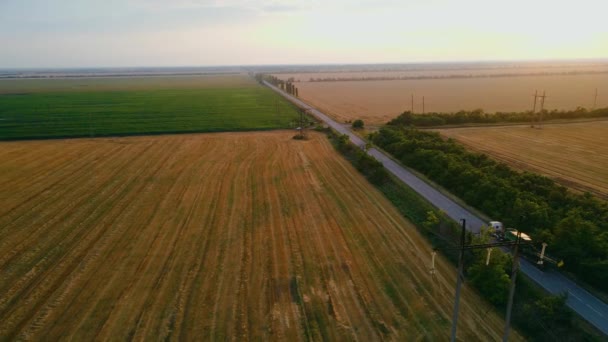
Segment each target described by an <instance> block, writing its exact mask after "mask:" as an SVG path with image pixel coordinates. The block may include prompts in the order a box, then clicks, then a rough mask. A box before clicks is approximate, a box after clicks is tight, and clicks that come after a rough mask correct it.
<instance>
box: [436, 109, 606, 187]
mask: <svg viewBox="0 0 608 342" xmlns="http://www.w3.org/2000/svg"><path fill="white" fill-rule="evenodd" d="M440 132H441V134H443V135H445V136H447V137H451V138H455V139H456V140H458V141H460V142H462V143H464V144H466V145H467V146H469V147H470V148H472V149H473V150H477V151H480V152H484V153H487V154H488V155H490V156H493V157H495V158H497V159H498V160H501V161H504V162H506V163H508V164H510V165H512V166H514V167H516V168H519V169H523V170H527V171H533V172H539V173H542V174H544V175H547V176H549V177H551V178H553V179H555V180H557V181H558V182H560V183H562V184H563V185H565V186H568V187H570V188H573V189H576V190H580V191H588V192H591V193H594V194H596V195H598V196H600V197H608V150H607V149H606V145H607V144H608V121H593V122H583V123H571V124H553V125H543V127H542V129H535V128H531V127H530V126H502V127H471V128H454V129H443V130H440Z"/></svg>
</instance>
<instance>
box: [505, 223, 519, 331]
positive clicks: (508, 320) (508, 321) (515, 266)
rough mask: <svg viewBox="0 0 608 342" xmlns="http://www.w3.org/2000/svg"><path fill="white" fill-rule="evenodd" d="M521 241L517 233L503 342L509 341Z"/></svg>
mask: <svg viewBox="0 0 608 342" xmlns="http://www.w3.org/2000/svg"><path fill="white" fill-rule="evenodd" d="M520 239H521V232H520V231H518V232H517V238H516V240H515V251H514V252H513V270H512V271H511V288H510V289H509V302H508V303H507V317H505V333H504V335H503V337H502V341H503V342H507V341H508V340H509V332H510V329H511V309H512V308H513V297H515V279H516V278H517V271H518V269H519V241H520Z"/></svg>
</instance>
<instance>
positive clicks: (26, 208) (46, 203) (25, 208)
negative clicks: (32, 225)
mask: <svg viewBox="0 0 608 342" xmlns="http://www.w3.org/2000/svg"><path fill="white" fill-rule="evenodd" d="M91 158H92V157H91ZM87 163H88V159H86V158H85V159H82V160H80V162H77V163H76V165H75V167H74V168H73V170H72V172H71V173H69V174H68V175H66V176H63V177H58V179H57V177H55V178H56V180H54V181H53V182H52V183H51V184H48V185H47V184H42V186H41V187H42V189H40V190H34V193H33V194H31V195H29V197H27V198H26V199H22V200H21V204H19V205H16V206H14V207H12V208H11V209H10V210H8V211H7V212H6V213H4V214H2V215H1V216H0V227H3V229H2V230H0V234H1V235H0V239H1V240H6V239H8V238H9V236H10V235H6V234H10V233H16V232H20V230H10V229H9V227H10V226H11V225H13V226H14V225H18V224H19V223H20V221H19V220H22V219H23V220H28V219H30V218H31V216H32V215H33V214H35V213H36V212H37V210H39V209H40V208H43V209H45V210H47V211H49V210H52V207H51V206H52V205H54V204H57V203H58V202H59V203H61V201H60V200H59V199H61V198H63V196H65V195H66V194H69V191H72V190H73V189H77V188H79V187H81V185H80V184H79V182H71V183H70V184H67V185H65V184H63V183H65V182H66V180H67V179H68V178H69V177H71V176H73V175H76V176H77V178H76V179H75V180H79V179H82V178H86V176H87V175H86V173H85V172H83V171H84V170H86V166H87ZM61 164H62V165H63V167H62V168H61V169H59V170H58V171H57V172H55V173H56V174H60V173H61V170H62V169H63V168H65V167H66V166H67V165H68V164H69V163H67V162H65V161H62V163H61ZM40 169H42V170H44V168H42V167H41V168H40ZM22 178H23V180H24V182H23V184H19V183H18V184H14V185H11V187H13V186H14V187H17V188H26V189H30V186H29V185H28V184H30V181H31V178H30V177H22ZM44 178H45V179H49V178H51V177H50V176H47V177H44ZM34 189H36V188H35V187H34ZM51 190H54V191H51ZM41 195H46V196H45V197H44V199H43V200H42V201H35V199H37V198H39V197H40V196H41ZM19 211H20V212H19ZM15 214H16V215H17V216H13V215H15ZM28 215H29V216H28ZM43 219H44V217H40V220H43ZM28 222H29V221H28ZM1 240H0V241H1Z"/></svg>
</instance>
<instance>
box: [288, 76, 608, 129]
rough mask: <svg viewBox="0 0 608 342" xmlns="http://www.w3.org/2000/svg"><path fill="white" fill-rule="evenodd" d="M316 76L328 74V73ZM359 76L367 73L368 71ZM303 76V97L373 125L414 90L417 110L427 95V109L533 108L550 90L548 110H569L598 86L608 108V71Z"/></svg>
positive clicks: (395, 111) (584, 103)
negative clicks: (536, 97) (345, 77)
mask: <svg viewBox="0 0 608 342" xmlns="http://www.w3.org/2000/svg"><path fill="white" fill-rule="evenodd" d="M428 73H429V71H426V72H425V74H428ZM384 74H387V73H382V75H383V76H385V75H384ZM388 74H391V73H388ZM314 75H315V76H316V77H323V74H314ZM328 75H332V76H335V75H333V74H328ZM357 75H360V76H361V77H366V76H369V73H359V74H357ZM394 75H397V76H399V75H400V74H399V73H394ZM277 76H281V77H282V78H284V77H286V76H290V77H292V76H298V75H289V74H278V75H277ZM299 76H301V77H300V78H301V79H302V82H296V83H295V86H296V87H297V88H298V93H299V97H300V98H301V99H302V100H304V101H306V102H307V103H309V104H311V105H313V106H315V107H317V108H318V109H320V110H322V111H324V112H326V113H327V114H329V115H331V116H333V117H334V118H335V119H337V120H338V121H341V122H344V121H350V120H356V119H362V120H363V121H365V122H366V123H369V124H372V125H382V124H385V123H386V122H388V121H389V120H391V119H393V118H395V117H396V116H397V115H399V114H401V113H403V112H404V111H409V110H411V94H414V112H415V113H422V109H423V108H422V97H423V96H424V103H425V106H424V107H425V108H424V111H425V112H426V113H428V112H457V111H459V110H475V109H478V108H481V109H483V110H484V111H486V112H488V113H494V112H523V111H528V110H532V105H533V101H534V97H533V95H534V92H535V90H538V91H539V92H541V93H542V91H543V90H545V91H546V94H547V96H548V97H547V98H546V101H545V109H548V110H553V109H558V110H569V109H576V108H577V107H578V106H581V107H586V108H591V107H593V103H594V94H595V89H596V88H597V89H598V92H599V95H598V98H597V104H596V106H597V108H601V107H606V106H608V96H607V94H606V92H607V91H608V89H607V88H606V86H605V85H606V84H608V74H605V73H604V74H588V75H547V76H516V77H478V78H455V79H419V80H373V81H330V82H308V78H304V77H309V76H308V75H306V74H302V75H299ZM539 105H540V103H539Z"/></svg>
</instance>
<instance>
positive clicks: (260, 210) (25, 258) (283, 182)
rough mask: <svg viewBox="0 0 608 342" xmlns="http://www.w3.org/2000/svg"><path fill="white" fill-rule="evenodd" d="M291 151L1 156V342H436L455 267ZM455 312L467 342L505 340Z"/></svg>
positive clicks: (491, 323)
mask: <svg viewBox="0 0 608 342" xmlns="http://www.w3.org/2000/svg"><path fill="white" fill-rule="evenodd" d="M292 135H293V133H292V132H272V133H271V132H267V133H221V134H206V135H179V136H161V137H132V138H113V139H110V138H103V139H95V140H92V139H75V140H56V141H46V142H34V141H31V142H19V143H17V142H5V143H2V144H0V160H2V163H0V199H1V202H2V206H0V294H1V295H0V340H14V339H30V340H40V339H42V338H44V339H47V340H57V339H74V340H93V339H102V340H108V339H110V340H124V339H142V340H161V339H170V340H177V339H180V340H183V339H187V340H192V339H201V340H225V339H239V340H241V339H246V338H248V339H256V340H268V339H272V340H289V341H291V340H295V339H300V340H306V339H312V340H320V339H326V340H361V341H371V340H381V339H388V340H425V339H429V340H446V339H447V338H448V337H447V336H448V334H449V328H450V321H451V308H452V300H453V282H454V280H455V272H454V271H453V267H451V266H449V265H448V264H447V263H446V262H445V261H444V260H443V259H441V258H438V265H437V276H436V278H432V277H431V275H430V274H429V263H430V255H431V248H430V246H429V245H428V244H427V243H426V242H425V241H424V240H423V238H422V237H421V236H420V235H419V234H418V233H417V232H416V231H415V229H414V228H413V227H412V225H411V224H410V223H409V222H407V221H405V220H404V219H403V218H402V217H401V216H400V215H399V214H398V213H397V211H396V210H395V209H394V208H393V207H392V206H391V205H390V203H389V202H388V201H387V200H386V199H385V198H384V197H383V196H382V195H381V194H380V193H379V192H377V191H376V190H375V189H374V188H373V187H372V186H371V185H370V184H369V183H367V182H366V181H365V179H364V178H363V177H362V176H361V175H360V174H359V173H358V172H357V171H356V170H355V169H354V168H353V167H352V166H351V165H350V164H349V163H348V162H346V161H345V160H343V159H342V158H340V157H339V155H337V153H336V152H335V151H334V149H333V147H332V146H331V145H330V144H329V142H328V141H327V140H326V139H325V138H324V137H323V136H322V135H320V134H312V135H311V139H310V140H309V141H303V142H302V141H295V140H292V139H291V136H292ZM462 300H463V302H462V303H461V316H460V321H459V322H460V325H459V337H460V338H461V339H462V340H484V341H486V340H497V339H499V338H500V333H501V331H502V324H503V321H502V320H501V319H500V318H499V317H498V316H497V315H496V314H494V312H493V311H492V310H491V309H490V307H489V306H487V305H486V304H485V303H484V302H483V301H481V300H480V299H479V298H478V297H477V296H476V295H474V294H473V293H471V292H470V291H468V290H466V291H465V293H464V297H463V299H462ZM512 336H513V337H514V339H515V340H517V339H519V336H518V335H517V334H512Z"/></svg>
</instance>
